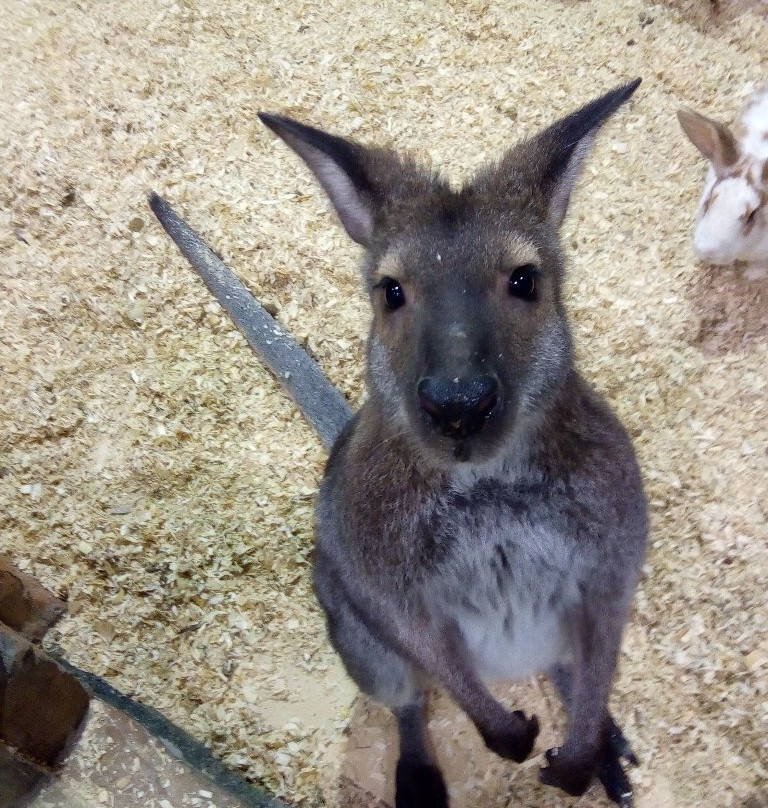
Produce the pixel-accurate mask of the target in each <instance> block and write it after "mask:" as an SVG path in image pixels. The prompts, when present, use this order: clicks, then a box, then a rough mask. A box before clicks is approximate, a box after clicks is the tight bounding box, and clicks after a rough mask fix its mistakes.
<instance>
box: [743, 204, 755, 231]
mask: <svg viewBox="0 0 768 808" xmlns="http://www.w3.org/2000/svg"><path fill="white" fill-rule="evenodd" d="M756 219H757V208H753V209H752V210H751V211H749V212H748V213H747V215H746V216H745V217H744V223H745V224H746V225H747V227H751V226H752V225H753V224H754V223H755V220H756Z"/></svg>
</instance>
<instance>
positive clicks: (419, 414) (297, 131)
mask: <svg viewBox="0 0 768 808" xmlns="http://www.w3.org/2000/svg"><path fill="white" fill-rule="evenodd" d="M639 83H640V80H639V79H638V80H636V81H634V82H632V83H630V84H627V85H625V86H622V87H619V88H617V89H615V90H613V91H612V92H609V93H607V94H606V95H604V96H602V97H601V98H598V99H596V100H595V101H592V102H591V103H590V104H587V105H586V106H585V107H582V108H581V109H579V110H577V111H576V112H573V113H572V114H570V115H568V116H567V117H565V118H563V119H561V120H559V121H557V122H556V123H554V124H552V125H551V126H549V127H548V128H546V129H544V130H543V131H542V132H540V133H539V134H538V135H536V136H534V137H532V138H530V139H528V140H524V141H522V142H521V143H519V144H517V145H516V146H514V147H513V148H512V149H510V150H509V151H508V152H507V153H506V154H505V155H504V156H503V157H502V159H501V160H500V162H499V163H498V164H496V165H492V166H489V167H487V168H485V169H484V170H482V171H481V172H480V173H479V174H478V175H477V176H476V177H475V178H474V179H472V180H471V181H470V182H469V183H467V184H466V185H465V186H464V187H463V188H461V189H459V190H456V189H452V188H451V187H450V186H449V185H448V184H447V183H446V182H445V181H444V180H442V179H440V178H439V177H438V176H435V175H434V174H432V173H430V172H428V171H425V170H423V169H421V168H419V167H418V166H416V165H415V164H414V163H413V162H412V161H411V160H410V159H409V158H407V157H402V156H399V155H397V154H395V153H393V152H391V151H387V150H384V149H375V148H369V147H365V146H362V145H360V144H358V143H355V142H352V141H349V140H346V139H344V138H340V137H336V136H334V135H329V134H327V133H325V132H322V131H320V130H318V129H313V128H311V127H308V126H304V125H303V124H300V123H297V122H296V121H293V120H291V119H289V118H284V117H282V116H277V115H266V114H262V115H260V118H261V120H262V121H263V122H264V123H265V124H266V125H267V126H268V127H269V128H270V129H272V130H273V131H274V132H275V133H276V134H278V135H279V136H280V137H281V138H282V139H283V140H284V141H285V142H286V143H287V144H288V145H289V146H290V147H291V148H292V149H294V150H295V151H296V152H297V153H298V154H299V155H300V156H301V157H302V158H303V160H304V161H305V162H306V163H307V165H308V166H309V167H310V168H311V169H312V171H313V172H314V174H315V176H316V177H317V179H318V180H319V182H320V184H321V185H322V186H323V188H324V189H325V191H326V193H327V194H328V196H329V198H330V200H331V202H332V203H333V206H334V208H335V209H336V212H337V213H338V215H339V218H340V219H341V222H342V224H343V225H344V227H345V229H346V231H347V233H348V234H349V235H350V236H351V237H352V238H353V239H354V240H355V241H357V242H358V243H360V244H362V245H363V247H365V249H366V251H367V255H366V260H365V263H364V277H365V283H366V287H367V289H368V292H369V294H370V298H371V304H372V307H373V323H372V326H371V333H370V339H369V343H368V380H369V387H370V394H371V397H372V399H373V401H374V403H375V404H376V405H377V406H378V407H380V409H381V410H382V412H383V413H384V414H385V415H386V416H387V417H388V418H390V419H394V420H395V421H397V422H398V424H397V425H398V426H399V428H400V429H401V431H403V432H407V433H409V434H411V435H412V436H413V437H414V438H415V440H416V441H417V445H418V446H419V447H420V448H421V449H422V450H425V451H426V452H427V453H428V454H429V455H430V456H431V457H433V458H434V459H435V460H438V461H439V462H441V463H445V462H448V463H450V462H456V461H466V460H469V459H472V460H483V459H487V458H489V457H491V456H493V455H494V454H495V453H496V452H497V451H498V450H499V448H500V447H501V446H502V445H503V444H504V443H505V441H506V440H507V439H508V438H509V437H510V436H511V435H512V434H513V433H514V430H515V427H516V425H518V424H519V423H520V422H521V421H522V420H523V419H525V417H526V416H527V415H529V414H531V413H532V412H534V411H536V410H538V409H540V408H541V407H543V406H546V403H547V402H548V401H549V400H551V398H552V396H553V395H554V394H555V393H556V392H557V391H558V389H559V388H560V386H561V385H562V383H563V380H564V379H565V377H566V375H567V373H568V371H569V368H570V366H571V344H570V335H569V330H568V324H567V322H566V318H565V314H564V311H563V306H562V302H561V292H560V290H561V284H562V278H563V260H562V257H561V252H560V242H559V238H558V229H559V227H560V224H561V222H562V221H563V218H564V216H565V213H566V210H567V207H568V201H569V198H570V194H571V190H572V188H573V185H574V183H575V181H576V178H577V177H578V174H579V169H580V167H581V164H582V162H583V160H584V157H585V155H586V153H587V151H588V149H589V146H590V145H591V143H592V141H593V139H594V137H595V135H596V133H597V131H598V129H599V128H600V126H601V125H602V124H603V123H604V122H605V121H606V120H607V118H608V117H610V115H611V114H612V113H613V112H615V111H616V109H617V108H618V107H619V106H620V105H621V104H622V103H623V102H624V101H626V100H627V99H628V98H629V97H630V96H631V95H632V93H633V92H634V90H635V89H636V88H637V86H638V84H639Z"/></svg>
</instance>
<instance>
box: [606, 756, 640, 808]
mask: <svg viewBox="0 0 768 808" xmlns="http://www.w3.org/2000/svg"><path fill="white" fill-rule="evenodd" d="M597 777H598V779H599V780H600V782H601V783H602V784H603V788H604V789H605V793H606V795H607V797H608V799H609V800H612V801H613V802H615V803H616V805H618V806H620V808H633V806H634V804H635V802H634V800H633V799H632V783H630V782H629V777H627V773H626V772H625V771H624V767H623V766H622V765H621V760H620V759H619V757H618V756H615V755H610V754H608V755H606V759H605V760H604V761H603V762H602V763H601V764H600V765H599V766H598V768H597Z"/></svg>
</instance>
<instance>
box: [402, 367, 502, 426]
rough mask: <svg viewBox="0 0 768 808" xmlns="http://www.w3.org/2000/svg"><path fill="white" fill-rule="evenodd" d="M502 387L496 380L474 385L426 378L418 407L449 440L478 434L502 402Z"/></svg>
mask: <svg viewBox="0 0 768 808" xmlns="http://www.w3.org/2000/svg"><path fill="white" fill-rule="evenodd" d="M498 389H499V383H498V381H497V380H496V379H495V378H494V377H493V376H478V377H477V378H475V379H472V381H469V382H467V381H461V380H460V379H453V380H451V379H438V378H435V377H434V376H425V377H424V378H423V379H422V380H421V381H420V382H419V384H418V387H417V392H418V394H419V403H420V404H421V408H422V409H423V410H424V412H426V413H428V415H429V416H430V418H431V419H432V421H433V422H434V424H435V426H436V427H437V428H438V429H439V430H440V432H441V433H442V434H443V435H446V436H448V437H450V438H467V437H469V436H471V435H475V434H477V433H478V432H479V431H480V430H481V429H482V428H483V424H484V423H485V419H486V418H487V417H488V416H489V415H490V414H491V412H492V410H493V408H494V407H495V406H496V403H497V402H498V400H499V396H498Z"/></svg>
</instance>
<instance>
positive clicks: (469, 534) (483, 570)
mask: <svg viewBox="0 0 768 808" xmlns="http://www.w3.org/2000/svg"><path fill="white" fill-rule="evenodd" d="M502 493H503V492H502ZM540 517H541V514H540V513H539V511H538V509H537V508H535V507H526V506H524V505H520V506H519V507H518V506H516V505H515V504H514V502H512V503H511V502H510V501H509V498H507V500H506V501H505V498H504V497H503V496H502V497H499V498H496V499H494V498H491V499H489V501H487V502H483V501H479V502H475V503H474V504H473V505H471V506H469V507H458V508H454V509H453V510H452V509H450V508H447V509H446V510H445V512H444V513H443V514H441V518H442V519H443V520H444V521H443V522H442V523H441V521H440V519H438V520H437V522H436V524H435V528H436V530H437V532H438V534H442V535H443V537H444V539H445V542H446V544H447V545H448V547H447V548H446V552H445V555H444V556H443V558H442V559H441V561H440V563H439V565H438V566H437V568H436V569H435V572H434V575H433V576H431V577H430V580H429V582H428V584H427V592H428V602H429V603H430V605H431V607H432V608H434V609H435V610H436V614H442V615H447V616H449V617H450V618H452V619H453V620H454V621H455V623H456V624H457V625H458V627H459V629H460V631H461V633H462V635H463V637H464V640H465V642H466V644H467V647H468V649H469V652H470V654H471V656H472V658H473V660H474V662H475V665H476V667H477V670H478V673H480V675H481V676H483V677H484V678H487V679H519V678H522V677H525V676H528V675H530V674H533V673H536V672H538V671H543V670H546V669H547V668H549V667H551V666H552V665H554V664H557V663H562V662H566V661H568V659H569V658H570V641H569V637H568V635H567V631H566V630H565V620H564V615H565V612H566V609H567V608H568V607H569V606H570V605H571V604H573V603H574V602H575V601H576V599H577V598H578V591H579V586H578V583H579V580H578V579H579V569H580V565H578V564H574V558H573V552H572V551H573V547H572V543H571V542H569V540H568V539H567V537H566V536H564V535H563V534H562V533H561V532H560V531H559V530H557V528H556V526H554V525H553V524H551V523H550V522H548V521H547V520H545V519H543V518H540Z"/></svg>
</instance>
